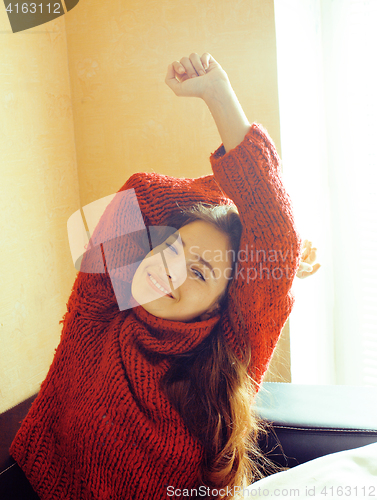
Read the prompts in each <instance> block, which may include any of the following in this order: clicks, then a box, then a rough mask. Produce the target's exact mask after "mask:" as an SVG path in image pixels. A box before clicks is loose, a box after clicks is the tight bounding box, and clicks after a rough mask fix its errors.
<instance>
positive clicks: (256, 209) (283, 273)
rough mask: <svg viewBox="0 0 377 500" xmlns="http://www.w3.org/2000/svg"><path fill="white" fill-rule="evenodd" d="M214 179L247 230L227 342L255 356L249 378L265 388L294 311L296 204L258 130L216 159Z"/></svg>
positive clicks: (226, 322) (226, 319)
mask: <svg viewBox="0 0 377 500" xmlns="http://www.w3.org/2000/svg"><path fill="white" fill-rule="evenodd" d="M211 165H212V169H213V172H214V176H215V178H216V180H217V182H218V184H219V185H220V187H221V189H222V190H223V191H224V192H225V194H226V195H227V196H228V197H229V198H231V199H232V200H233V201H234V203H235V204H236V206H237V208H238V211H239V214H240V218H241V222H242V226H243V230H242V236H241V241H240V248H239V252H238V256H237V260H236V265H235V273H234V276H233V281H232V283H231V284H230V288H229V296H228V297H229V301H228V308H227V310H226V311H225V312H224V313H223V315H222V317H221V321H222V326H223V330H224V332H225V336H226V339H227V341H228V343H229V344H230V346H231V347H232V349H233V350H234V351H235V352H236V353H237V354H238V356H240V357H242V356H243V355H244V354H245V353H247V352H248V348H250V349H251V352H250V356H251V358H250V365H249V367H250V369H249V372H250V375H251V376H252V378H253V380H254V381H255V383H256V384H257V385H258V384H260V382H261V380H262V378H263V375H264V373H265V371H266V369H267V366H268V363H269V361H270V359H271V356H272V353H273V350H274V348H275V346H276V343H277V341H278V339H279V336H280V334H281V331H282V329H283V326H284V324H285V322H286V320H287V318H288V316H289V314H290V312H291V309H292V306H293V301H294V299H293V296H292V293H291V286H292V282H293V278H294V277H295V275H296V272H297V269H298V266H299V263H300V256H301V239H300V237H299V235H298V232H297V230H296V227H295V223H294V218H293V213H292V206H291V200H290V197H289V195H288V193H287V192H286V190H285V188H284V185H283V182H282V177H281V166H280V159H279V157H278V154H277V152H276V149H275V146H274V145H273V143H272V140H271V139H270V137H269V135H268V133H267V132H266V130H264V129H263V127H262V126H260V125H258V124H255V123H254V124H253V125H252V126H251V128H250V130H249V132H248V133H247V134H246V136H245V138H244V140H243V141H242V142H241V144H239V145H238V146H237V147H236V148H234V149H232V150H231V151H229V152H228V153H225V149H224V147H223V146H221V147H220V148H219V149H218V150H217V151H216V152H215V153H213V155H212V156H211Z"/></svg>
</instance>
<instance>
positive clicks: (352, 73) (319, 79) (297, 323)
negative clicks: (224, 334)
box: [275, 0, 377, 385]
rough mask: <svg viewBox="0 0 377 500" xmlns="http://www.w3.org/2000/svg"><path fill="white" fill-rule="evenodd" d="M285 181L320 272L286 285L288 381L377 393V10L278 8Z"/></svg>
mask: <svg viewBox="0 0 377 500" xmlns="http://www.w3.org/2000/svg"><path fill="white" fill-rule="evenodd" d="M275 22H276V35H277V55H278V83H279V105H280V120H281V140H282V159H283V171H284V177H285V179H286V184H287V187H288V189H289V192H290V194H291V196H292V199H293V203H294V207H295V212H296V216H297V221H298V226H299V229H300V231H301V234H302V236H303V237H304V238H308V239H310V240H312V241H313V243H314V245H315V246H317V248H318V257H319V260H320V262H321V264H322V268H321V269H320V270H319V272H318V273H317V274H316V275H315V276H314V277H312V278H308V279H306V280H303V281H302V282H299V281H298V280H296V282H295V284H294V292H295V295H296V306H295V308H294V311H293V313H292V315H291V319H290V328H291V331H290V335H291V363H292V382H294V383H303V384H333V383H336V384H349V385H377V249H376V243H377V203H376V202H377V196H376V180H377V173H376V172H377V149H376V142H377V121H376V117H377V99H376V90H377V70H376V59H377V58H376V49H377V31H376V25H377V0H322V1H320V0H275Z"/></svg>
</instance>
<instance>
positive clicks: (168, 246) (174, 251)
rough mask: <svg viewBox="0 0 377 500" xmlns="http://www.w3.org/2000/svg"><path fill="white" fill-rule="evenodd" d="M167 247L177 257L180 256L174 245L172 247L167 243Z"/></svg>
mask: <svg viewBox="0 0 377 500" xmlns="http://www.w3.org/2000/svg"><path fill="white" fill-rule="evenodd" d="M165 246H166V247H167V248H168V250H170V251H171V252H173V253H175V255H178V252H177V250H176V249H175V247H174V246H173V245H170V244H169V243H165Z"/></svg>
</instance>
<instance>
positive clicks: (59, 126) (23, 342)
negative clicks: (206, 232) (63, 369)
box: [0, 0, 280, 411]
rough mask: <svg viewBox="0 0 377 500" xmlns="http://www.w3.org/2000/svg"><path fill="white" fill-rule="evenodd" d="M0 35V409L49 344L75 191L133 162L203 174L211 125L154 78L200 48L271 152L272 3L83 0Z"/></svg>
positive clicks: (66, 285)
mask: <svg viewBox="0 0 377 500" xmlns="http://www.w3.org/2000/svg"><path fill="white" fill-rule="evenodd" d="M0 15H1V17H0V22H1V29H2V30H9V23H8V20H7V18H6V15H5V12H4V9H3V10H1V9H0ZM48 32H49V33H48ZM2 41H3V44H5V45H3V50H2V55H1V56H0V64H1V66H0V67H1V68H2V70H1V75H2V76H1V78H0V89H1V99H2V110H3V113H2V114H1V116H0V126H1V127H2V134H1V139H0V140H1V141H2V148H1V151H0V155H1V156H2V167H1V168H2V178H5V183H4V182H2V189H4V188H5V189H4V193H2V207H3V208H2V212H1V215H0V217H1V221H2V226H3V227H4V228H5V229H4V233H2V244H3V245H2V246H3V248H4V249H5V250H3V256H4V257H5V258H3V260H2V264H1V265H2V284H3V286H2V291H1V292H0V293H1V299H0V300H1V311H2V318H1V330H0V331H1V343H2V350H1V352H0V363H1V364H0V377H1V378H0V380H1V387H0V390H1V396H2V403H1V406H0V411H4V410H5V409H6V408H8V407H10V406H13V405H15V404H17V403H18V402H19V401H21V400H23V399H25V398H26V397H27V396H29V395H31V394H33V393H35V392H37V391H38V388H39V385H40V383H41V381H42V380H43V378H44V377H45V375H46V372H47V369H48V366H49V364H50V362H51V359H52V356H53V352H54V347H55V346H56V345H57V343H58V341H59V335H60V325H59V323H58V322H59V320H60V319H61V317H62V315H63V313H64V310H65V304H66V301H67V298H68V295H69V290H70V286H71V285H72V282H73V279H74V275H75V270H74V268H73V265H72V261H71V257H70V254H69V248H68V242H67V236H66V221H67V219H68V217H69V216H70V215H71V214H72V213H73V212H74V211H75V210H77V209H78V207H79V194H78V193H80V201H81V206H83V205H85V204H87V203H90V202H92V201H94V200H96V199H98V198H101V197H104V196H106V195H109V194H112V193H114V192H115V191H117V190H118V189H119V187H120V186H121V185H122V184H123V183H124V182H125V181H126V180H127V178H128V177H129V176H130V175H131V174H132V173H134V172H137V171H148V172H151V171H156V172H160V173H163V174H167V175H173V176H177V177H196V176H199V175H205V174H208V173H210V172H211V170H210V164H209V161H208V157H209V155H210V153H211V152H212V151H214V150H215V149H216V148H217V147H218V146H219V144H220V141H219V137H218V133H217V130H216V127H215V125H214V123H213V122H212V119H211V117H210V114H209V112H208V110H207V109H206V106H205V105H204V103H203V102H201V101H200V100H195V99H184V98H181V99H180V98H177V97H176V96H175V95H174V94H173V93H172V92H171V90H170V89H169V88H168V87H167V86H166V85H165V83H164V78H165V73H166V69H167V65H168V64H169V63H170V62H172V61H173V60H175V59H179V58H181V57H182V56H184V55H189V54H190V53H191V52H198V53H199V54H202V53H203V52H205V51H208V52H210V53H212V55H213V56H214V57H215V58H216V59H217V60H218V61H219V62H220V64H222V66H223V67H224V69H226V71H227V72H228V75H229V77H230V79H231V82H232V84H233V87H234V89H235V91H236V93H237V95H238V97H239V100H240V102H241V104H242V105H243V107H244V109H245V112H246V114H247V116H248V117H249V120H250V121H258V122H261V123H263V125H264V126H265V127H266V128H267V129H268V131H269V133H270V135H271V136H272V138H273V139H274V141H275V143H276V145H277V147H278V150H279V151H280V136H279V113H278V97H277V96H278V94H277V75H276V48H275V30H274V13H273V0H248V1H244V0H232V1H226V0H223V1H219V0H191V1H190V2H186V1H181V0H179V1H177V0H160V1H158V2H157V1H155V0H145V1H143V2H140V1H136V0H128V1H123V2H120V1H115V0H107V1H106V2H104V1H99V0H96V1H95V0H81V1H80V2H79V4H78V5H77V6H76V7H75V8H74V9H73V10H71V11H70V12H69V13H68V14H66V15H65V16H64V17H61V18H58V19H57V20H55V21H53V22H50V23H47V24H45V25H42V26H38V27H36V28H34V29H31V30H28V31H25V32H21V33H17V34H11V33H10V32H9V34H7V35H6V36H5V35H2ZM76 158H77V170H76Z"/></svg>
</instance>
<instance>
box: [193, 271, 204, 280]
mask: <svg viewBox="0 0 377 500" xmlns="http://www.w3.org/2000/svg"><path fill="white" fill-rule="evenodd" d="M191 271H192V272H193V273H194V274H195V275H196V276H197V277H198V278H200V279H201V280H203V281H205V278H204V276H203V275H202V273H201V272H200V271H198V270H197V269H193V268H191Z"/></svg>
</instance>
